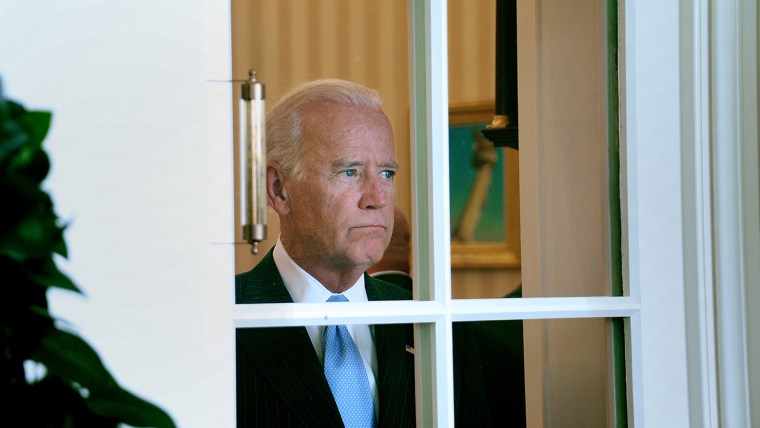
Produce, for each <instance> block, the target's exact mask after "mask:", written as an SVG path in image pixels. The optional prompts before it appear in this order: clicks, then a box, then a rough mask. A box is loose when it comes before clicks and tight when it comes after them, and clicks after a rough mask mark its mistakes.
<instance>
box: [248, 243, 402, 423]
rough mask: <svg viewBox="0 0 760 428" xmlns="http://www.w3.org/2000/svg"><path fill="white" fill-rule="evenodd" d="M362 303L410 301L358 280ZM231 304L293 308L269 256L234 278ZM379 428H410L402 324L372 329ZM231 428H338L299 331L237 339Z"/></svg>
mask: <svg viewBox="0 0 760 428" xmlns="http://www.w3.org/2000/svg"><path fill="white" fill-rule="evenodd" d="M364 280H365V285H366V288H367V297H368V298H369V300H408V299H410V298H411V295H410V294H409V293H408V292H407V291H405V290H403V289H401V288H399V287H397V286H395V285H393V284H389V283H386V282H383V281H380V280H377V279H374V278H372V277H370V276H369V275H366V274H365V277H364ZM235 302H236V303H292V302H293V300H292V299H291V297H290V295H289V294H288V291H287V289H286V288H285V284H284V283H283V281H282V277H281V276H280V273H279V271H278V270H277V267H276V265H275V263H274V258H273V257H272V251H270V252H269V253H268V254H267V255H266V256H264V259H262V261H261V262H260V263H259V264H258V265H257V266H256V267H255V268H254V269H253V270H251V271H250V272H246V273H243V274H240V275H237V276H236V277H235ZM374 331H375V335H374V338H375V348H376V351H377V370H378V378H377V388H378V393H379V395H380V404H379V418H378V419H379V425H380V427H409V426H414V425H415V405H414V357H413V355H412V354H411V353H409V352H407V351H406V346H407V345H409V346H411V345H412V343H413V334H412V328H411V325H409V324H403V325H401V324H399V325H376V326H375V327H374ZM236 355H237V361H236V365H237V421H238V427H254V426H255V427H301V426H303V427H341V426H343V422H342V420H341V418H340V413H339V411H338V407H337V405H336V404H335V400H334V399H333V396H332V392H331V391H330V387H329V385H328V384H327V380H326V379H325V376H324V372H323V369H322V365H321V364H320V362H319V358H317V354H316V353H315V352H314V347H313V346H312V344H311V340H310V339H309V335H308V333H307V332H306V329H305V328H303V327H278V328H255V329H254V328H248V329H238V330H237V333H236Z"/></svg>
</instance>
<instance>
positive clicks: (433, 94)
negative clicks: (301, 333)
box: [234, 0, 757, 427]
mask: <svg viewBox="0 0 760 428" xmlns="http://www.w3.org/2000/svg"><path fill="white" fill-rule="evenodd" d="M520 5H522V6H520ZM518 7H529V8H531V7H533V8H535V7H540V0H535V1H533V2H529V3H526V2H518ZM711 7H713V6H711V4H710V2H709V1H708V0H700V1H697V2H681V3H678V2H649V3H645V2H634V1H625V2H622V1H621V3H620V7H619V11H620V12H619V13H620V15H621V16H620V19H619V25H620V42H619V48H620V56H619V60H620V95H621V99H620V111H621V115H620V121H621V124H620V127H621V129H620V131H621V132H620V137H621V151H620V152H621V200H622V201H621V210H622V213H621V214H622V223H623V224H622V235H623V236H622V238H623V257H624V260H623V264H624V285H625V290H626V292H627V296H625V297H566V298H531V299H478V300H453V299H452V298H451V273H450V266H451V263H450V241H449V234H448V230H449V222H450V219H449V214H448V213H449V210H448V204H449V189H448V182H449V180H448V157H447V156H446V154H447V153H448V135H447V126H448V110H447V106H448V89H447V85H448V75H447V28H446V22H447V16H446V15H447V5H446V1H445V0H442V1H435V0H412V1H410V6H409V8H410V9H409V10H410V27H411V28H410V34H411V35H412V36H411V37H412V76H411V82H412V85H411V87H412V109H411V111H412V141H413V142H414V146H413V149H412V170H413V174H414V175H413V182H412V186H413V190H412V192H413V193H412V196H413V203H414V206H413V218H412V223H413V225H414V227H413V230H414V234H415V235H414V239H413V242H414V245H413V250H412V251H413V259H414V263H415V265H414V269H413V270H414V272H415V284H416V286H417V289H416V294H417V295H416V296H415V297H416V298H417V299H419V300H421V301H408V302H369V303H361V304H352V305H346V306H345V307H343V306H342V307H341V308H339V309H338V308H334V307H332V306H330V307H329V308H328V307H327V304H313V305H304V304H299V305H295V304H291V305H282V304H276V305H236V307H235V308H234V317H235V321H234V326H235V327H237V328H241V327H264V326H269V327H271V326H294V325H308V324H340V323H361V324H380V323H415V324H416V327H415V340H416V348H417V349H416V361H417V400H418V401H417V405H418V408H419V409H420V411H419V412H418V424H419V426H426V427H427V426H435V427H449V426H453V420H454V415H453V378H452V366H453V365H452V351H451V344H452V328H451V325H452V324H451V323H452V322H456V321H474V320H507V319H571V318H592V317H593V318H623V319H624V320H625V327H626V335H625V340H626V354H627V355H626V360H627V361H626V368H627V374H628V375H627V389H628V423H629V426H663V427H665V426H667V427H671V426H688V425H689V424H690V423H694V424H696V425H692V426H710V425H713V426H714V425H716V424H717V420H718V416H717V414H718V407H719V400H718V398H717V396H718V393H717V392H716V388H717V383H716V382H722V383H721V387H722V388H724V390H725V389H726V387H732V388H731V390H733V391H735V390H736V389H738V392H736V394H738V396H739V397H740V398H742V399H743V400H744V401H748V396H749V393H748V392H747V390H746V383H740V384H739V385H738V386H736V384H735V383H732V382H731V381H730V380H727V379H728V378H723V377H721V376H718V373H719V371H718V369H717V366H719V365H720V363H722V364H724V365H725V364H727V363H726V362H720V363H719V362H716V361H715V355H716V354H717V349H718V348H720V349H721V350H727V351H738V354H737V353H736V352H734V353H732V354H731V355H736V356H735V357H734V358H733V361H734V362H736V361H739V362H742V364H741V365H740V366H739V368H737V369H733V370H729V366H725V368H724V369H725V370H726V371H727V372H729V375H730V372H733V373H734V374H736V373H738V374H739V375H741V373H746V370H747V361H746V355H747V350H746V349H747V346H748V345H747V344H746V343H744V340H745V337H744V336H741V335H738V336H736V335H733V336H731V338H733V339H734V340H735V341H738V342H739V343H724V344H716V343H715V341H714V334H715V329H716V328H720V326H721V325H722V324H721V322H720V320H715V319H714V318H713V317H712V315H711V310H712V309H714V308H715V306H714V304H715V302H714V301H713V297H714V295H713V291H712V290H713V286H714V280H713V275H712V270H711V269H712V267H711V266H712V264H711V263H712V257H713V253H712V251H713V248H714V243H713V241H712V239H713V238H712V237H711V236H712V235H711V233H712V231H713V228H714V227H716V224H717V225H720V224H723V225H725V224H727V222H730V221H731V220H730V219H735V218H736V216H737V215H738V214H739V212H740V205H741V204H740V203H739V202H737V201H729V202H728V204H729V208H728V209H727V212H725V213H721V214H720V217H721V218H719V219H718V220H717V221H716V220H714V219H713V212H712V210H711V207H712V203H713V202H714V201H713V198H714V195H713V194H712V193H711V190H710V188H711V185H712V184H713V180H714V179H715V177H716V176H718V175H720V174H719V173H720V172H721V171H711V170H710V168H709V166H710V165H711V163H710V161H711V159H712V158H711V156H713V154H712V153H711V151H710V150H711V147H712V146H711V143H712V140H711V136H710V130H711V128H710V120H715V119H711V116H710V107H711V105H712V104H711V98H710V95H711V94H710V92H709V87H710V83H713V84H714V83H715V82H716V79H718V78H721V79H722V78H725V77H726V76H727V75H730V74H731V72H732V71H733V72H735V71H736V70H738V69H739V66H738V65H737V64H739V63H740V59H739V58H737V56H736V55H734V56H731V55H728V57H726V55H719V54H714V53H712V54H711V50H710V49H711V46H710V40H711V39H710V38H709V35H710V33H709V27H710V25H713V26H715V25H716V24H721V25H728V26H730V24H731V23H735V22H739V21H741V20H740V18H739V17H740V16H741V15H740V14H736V13H735V12H736V11H737V10H748V9H750V10H751V12H752V13H754V14H756V6H754V8H753V6H752V4H751V2H749V1H747V0H736V1H734V2H731V4H730V7H729V9H730V8H731V7H733V9H731V10H730V11H729V12H727V13H726V12H722V11H721V10H718V9H711ZM732 13H733V14H732ZM752 16H755V15H752ZM725 20H728V21H725ZM745 21H746V20H745ZM726 22H728V24H726ZM752 25H753V24H752V23H751V22H748V21H746V22H744V27H741V28H745V31H746V28H747V27H748V26H749V28H752ZM715 28H716V31H717V33H716V34H724V33H729V32H730V31H729V30H728V28H727V27H721V26H720V25H719V26H716V27H715ZM721 32H723V33H721ZM713 37H714V38H715V35H713ZM728 43H729V45H730V46H729V47H728V51H731V47H732V46H733V47H736V46H734V45H736V44H737V43H738V42H736V41H731V40H729V41H728ZM731 43H734V45H731ZM752 49H754V52H750V51H751V50H752ZM741 52H742V54H743V55H746V54H748V53H751V54H752V56H751V57H752V58H756V54H757V50H756V46H755V45H752V46H750V47H749V48H747V47H746V46H745V47H743V50H741ZM739 57H741V55H739ZM719 60H721V61H722V60H730V61H733V62H731V65H729V66H727V67H726V69H725V70H723V71H720V70H718V72H717V74H716V75H711V74H710V72H709V70H710V66H715V65H716V64H717V61H719ZM754 70H756V68H755V69H754ZM753 76H754V77H756V74H754V75H750V76H747V75H741V76H738V77H737V76H735V77H734V78H733V80H730V79H729V84H730V85H734V86H732V87H731V88H729V89H730V90H731V92H730V93H731V94H732V96H734V97H739V95H738V94H739V93H740V92H741V91H740V90H739V89H737V88H740V87H741V85H745V84H747V81H748V80H750V81H751V79H752V77H753ZM711 79H712V80H711ZM737 79H738V80H740V81H739V82H737ZM755 89H756V87H755ZM754 99H755V101H756V95H755V98H754ZM735 101H736V100H735V99H734V100H727V101H724V102H723V103H724V106H731V105H734V104H732V102H735ZM724 110H726V111H727V113H726V114H727V115H728V118H729V119H733V120H738V119H739V118H740V116H741V114H740V113H739V112H737V111H732V110H730V109H724ZM754 117H755V118H756V117H757V114H756V111H755V115H754ZM720 120H725V119H719V120H718V122H717V126H718V127H719V129H723V130H724V131H723V132H724V136H725V137H726V138H728V139H729V140H731V138H733V137H732V136H731V135H727V136H726V135H725V133H726V131H725V129H726V128H725V127H723V128H721V125H722V122H720ZM748 121H750V120H749V119H747V118H744V122H741V121H740V122H741V123H744V124H745V125H744V128H742V131H743V132H745V133H746V132H749V133H752V132H754V134H753V135H754V138H755V140H754V141H755V142H756V141H757V128H756V124H755V125H754V128H752V126H750V125H747V124H746V123H747V122H748ZM750 122H751V121H750ZM731 141H735V139H733V140H731ZM755 144H756V143H755ZM749 148H752V146H749ZM746 149H747V147H745V151H746ZM756 150H757V148H756V147H755V152H754V153H755V154H756V153H757V151H756ZM727 156H729V157H730V158H731V159H734V160H736V159H737V157H736V156H738V155H737V154H736V153H731V152H729V153H728V154H727ZM749 169H750V172H749V173H747V174H749V175H746V176H745V177H744V180H745V181H750V182H751V180H750V179H751V178H752V177H755V178H756V177H757V168H756V165H755V169H754V176H753V175H752V173H753V171H752V169H751V167H750V168H749ZM747 177H749V179H748V178H747ZM742 183H743V182H742V181H739V182H736V181H735V182H731V183H729V184H728V185H729V187H731V186H734V188H735V187H736V186H740V185H741V184H742ZM751 190H752V189H750V191H751ZM755 190H756V188H755ZM745 192H746V190H745ZM742 194H743V195H744V196H745V198H746V195H747V194H746V193H742ZM751 196H752V195H751V194H750V197H751ZM754 207H755V208H754V209H755V211H751V212H749V214H750V218H751V219H752V218H757V209H756V205H755V206H754ZM750 208H752V207H750ZM752 215H754V216H755V217H751V216H752ZM750 226H751V225H749V226H747V225H744V226H743V225H741V224H740V225H739V228H740V230H742V227H744V228H746V229H747V230H756V229H757V228H756V227H755V228H754V229H753V228H752V227H750ZM734 232H735V229H732V230H731V231H730V234H726V235H721V234H719V235H718V236H717V237H716V238H715V239H718V240H723V242H730V238H731V236H735V235H731V234H733V233H734ZM756 244H757V242H756V241H752V242H750V243H749V244H742V245H745V246H744V247H740V248H738V251H739V253H741V251H748V249H751V248H754V247H752V246H753V245H754V246H757V245H756ZM693 245H696V247H694V246H693ZM694 248H696V250H695V249H694ZM735 249H736V248H735ZM745 257H746V255H745ZM742 260H743V259H742ZM739 268H742V266H739ZM742 269H745V270H747V269H749V268H746V267H745V268H742ZM750 270H751V269H750ZM754 275H755V278H756V272H755V274H754ZM744 281H747V279H746V278H745V279H744ZM741 290H744V289H741ZM743 292H744V291H741V293H743ZM718 294H719V295H720V293H718ZM731 297H732V296H728V298H731ZM743 299H744V297H743V295H741V294H740V295H739V296H738V297H737V296H733V300H730V301H729V305H733V307H736V306H741V305H743V304H744V303H743V302H744V300H743ZM729 307H731V306H729ZM328 309H329V312H328ZM328 313H329V317H328ZM726 313H727V312H726ZM723 316H724V317H726V315H725V313H724V314H723ZM730 321H731V319H729V322H730ZM733 321H735V322H734V324H736V323H738V324H739V325H740V326H741V325H745V326H746V315H745V314H744V313H743V312H742V313H741V314H740V316H739V317H738V318H735V319H733ZM743 322H744V323H745V324H742V323H743ZM716 326H717V327H716ZM755 346H756V345H755ZM423 362H424V364H423ZM721 367H723V366H721ZM729 378H730V376H729ZM734 386H735V387H734ZM743 388H744V389H743ZM721 412H722V413H721V414H722V415H723V416H722V417H723V418H724V421H742V420H743V421H747V420H748V419H747V418H748V417H749V415H748V410H747V405H745V406H743V407H741V408H740V409H739V410H731V409H724V408H723V407H722V406H721ZM726 415H728V416H726ZM726 418H727V419H726ZM742 418H744V419H742ZM730 426H748V425H745V424H740V425H734V424H730Z"/></svg>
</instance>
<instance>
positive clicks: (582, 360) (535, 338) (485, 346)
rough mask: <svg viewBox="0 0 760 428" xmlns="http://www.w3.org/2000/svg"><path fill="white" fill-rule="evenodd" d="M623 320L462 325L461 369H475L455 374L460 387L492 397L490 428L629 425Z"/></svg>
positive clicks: (457, 357) (458, 337) (458, 331)
mask: <svg viewBox="0 0 760 428" xmlns="http://www.w3.org/2000/svg"><path fill="white" fill-rule="evenodd" d="M616 322H618V320H609V319H558V320H526V321H521V320H514V321H511V320H510V321H483V322H460V323H455V324H454V346H455V352H454V367H455V368H454V370H455V374H456V371H457V370H459V371H465V372H466V371H469V373H470V374H469V375H468V376H461V375H460V376H456V375H455V377H454V382H455V387H456V388H457V390H462V391H463V392H466V393H468V394H472V395H473V396H475V397H477V396H479V395H481V394H482V395H484V396H485V398H486V403H487V405H488V409H489V410H488V414H489V415H490V424H491V425H490V426H498V427H524V426H526V421H531V424H540V425H541V426H551V427H580V426H583V427H591V426H610V424H611V423H612V424H613V425H615V424H616V426H625V420H626V417H625V411H626V410H625V409H626V405H625V403H626V397H625V388H624V382H625V380H624V376H619V373H620V372H621V368H623V367H624V356H623V354H624V353H623V352H622V349H619V348H616V347H615V346H613V328H612V326H613V324H614V323H616ZM458 348H464V349H467V350H468V351H467V352H461V351H460V352H457V351H456V349H458ZM613 349H619V351H617V352H613V351H612V350H613ZM478 368H479V370H478ZM622 372H623V373H624V369H622ZM614 373H618V375H615V374H614ZM457 382H459V383H463V382H464V385H456V384H457ZM467 383H469V385H467ZM616 384H617V385H616ZM621 386H622V387H621ZM463 388H464V389H463ZM477 388H480V389H479V390H478V389H477ZM459 411H460V409H459V408H457V409H455V412H459ZM610 421H616V422H610Z"/></svg>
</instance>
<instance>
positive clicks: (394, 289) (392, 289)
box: [365, 274, 412, 300]
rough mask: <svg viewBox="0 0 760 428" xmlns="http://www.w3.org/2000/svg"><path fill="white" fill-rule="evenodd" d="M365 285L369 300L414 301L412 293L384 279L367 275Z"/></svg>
mask: <svg viewBox="0 0 760 428" xmlns="http://www.w3.org/2000/svg"><path fill="white" fill-rule="evenodd" d="M365 284H366V288H367V297H368V298H369V300H412V293H411V291H408V290H405V289H404V288H402V287H400V286H398V285H396V284H394V283H392V282H388V281H383V280H382V279H378V278H374V277H372V276H370V275H368V274H367V275H366V277H365Z"/></svg>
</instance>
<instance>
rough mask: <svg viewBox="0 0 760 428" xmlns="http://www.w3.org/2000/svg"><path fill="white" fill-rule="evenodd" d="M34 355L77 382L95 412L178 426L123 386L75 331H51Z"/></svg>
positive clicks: (137, 422)
mask: <svg viewBox="0 0 760 428" xmlns="http://www.w3.org/2000/svg"><path fill="white" fill-rule="evenodd" d="M33 358H34V359H35V360H36V361H38V362H40V363H42V364H43V365H45V366H46V367H47V368H48V371H49V372H50V373H52V374H55V375H56V376H59V377H61V378H62V379H63V380H65V381H66V382H69V383H70V384H73V385H77V387H78V388H80V390H82V391H83V394H84V395H85V403H86V404H87V406H88V407H89V408H90V409H92V410H93V411H94V412H95V413H98V414H100V415H102V416H107V417H114V418H116V419H118V420H120V421H123V422H124V423H127V424H130V425H132V426H138V427H147V426H151V427H157V428H163V427H166V428H173V427H174V426H175V425H174V422H173V421H172V419H171V417H170V416H169V415H168V414H167V413H166V412H164V411H163V410H161V409H160V408H158V407H156V406H155V405H153V404H151V403H148V402H147V401H145V400H143V399H141V398H139V397H137V396H135V395H133V394H132V393H130V392H129V391H127V390H125V389H123V388H122V387H121V386H119V384H118V383H117V382H116V380H115V379H114V378H113V377H112V376H111V374H110V373H109V372H108V370H107V369H106V367H105V366H104V365H103V363H102V362H101V360H100V357H99V356H98V354H97V353H96V352H95V350H94V349H92V348H91V347H90V345H88V344H87V342H85V341H84V340H83V339H81V338H80V337H78V336H77V335H75V334H72V333H69V332H66V331H63V330H58V329H51V330H48V331H47V332H45V334H44V335H43V338H42V341H41V342H40V345H39V348H38V350H37V351H36V352H35V353H34V354H33Z"/></svg>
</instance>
